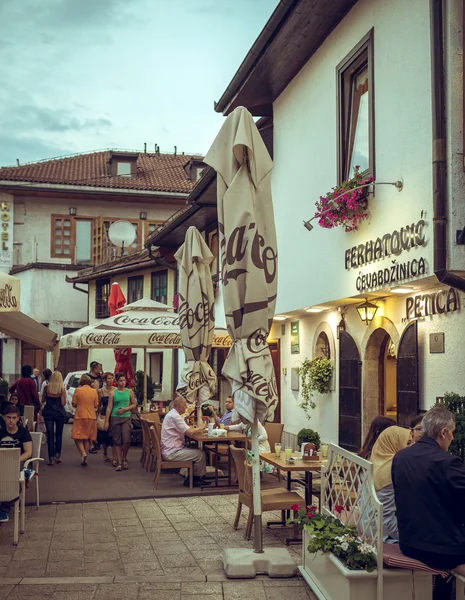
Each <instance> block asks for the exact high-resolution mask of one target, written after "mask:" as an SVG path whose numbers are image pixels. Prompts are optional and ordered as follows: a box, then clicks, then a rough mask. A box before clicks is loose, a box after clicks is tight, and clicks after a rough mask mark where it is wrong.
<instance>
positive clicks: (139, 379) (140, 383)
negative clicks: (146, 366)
mask: <svg viewBox="0 0 465 600" xmlns="http://www.w3.org/2000/svg"><path fill="white" fill-rule="evenodd" d="M134 379H135V380H136V387H135V388H134V395H135V397H136V400H137V404H139V405H141V404H142V403H143V402H144V371H136V372H135V373H134ZM154 395H155V384H154V383H153V379H152V378H151V377H150V375H147V400H148V401H150V400H152V399H153V397H154Z"/></svg>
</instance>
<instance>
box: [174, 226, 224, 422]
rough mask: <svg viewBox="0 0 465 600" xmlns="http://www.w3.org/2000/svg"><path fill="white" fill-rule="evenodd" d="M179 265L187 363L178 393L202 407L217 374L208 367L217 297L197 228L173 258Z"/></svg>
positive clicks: (208, 258) (199, 418)
mask: <svg viewBox="0 0 465 600" xmlns="http://www.w3.org/2000/svg"><path fill="white" fill-rule="evenodd" d="M174 257H175V259H176V260H177V261H178V263H179V309H178V310H179V315H180V317H181V322H182V324H183V326H182V327H181V339H182V346H183V349H184V354H185V356H186V362H185V365H184V368H183V370H182V373H181V379H182V382H183V383H182V384H181V386H178V391H179V392H180V393H181V394H182V395H184V396H185V397H186V399H187V401H188V402H189V403H191V404H192V403H193V402H195V403H196V405H197V421H198V423H199V424H200V423H201V422H202V414H201V412H202V411H201V409H200V406H201V404H202V402H204V401H205V400H208V398H210V396H211V395H212V393H213V392H214V391H215V384H216V375H215V372H214V371H213V369H212V368H211V366H210V365H209V364H208V357H209V356H210V351H211V347H212V343H213V333H214V329H215V294H214V292H213V282H212V276H211V271H210V264H211V262H212V260H213V254H212V253H211V252H210V249H209V248H208V246H207V244H206V243H205V240H204V239H203V237H202V236H201V235H200V233H199V231H198V230H197V229H196V228H195V227H189V229H188V230H187V232H186V237H185V240H184V244H183V245H182V246H181V247H180V248H179V250H178V251H177V252H176V254H175V255H174Z"/></svg>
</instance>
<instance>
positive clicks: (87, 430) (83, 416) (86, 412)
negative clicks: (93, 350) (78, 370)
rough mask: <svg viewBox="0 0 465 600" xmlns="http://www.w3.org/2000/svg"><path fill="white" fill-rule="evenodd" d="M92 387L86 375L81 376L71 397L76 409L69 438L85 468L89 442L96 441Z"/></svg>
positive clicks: (94, 394)
mask: <svg viewBox="0 0 465 600" xmlns="http://www.w3.org/2000/svg"><path fill="white" fill-rule="evenodd" d="M91 386H92V380H91V378H90V377H89V376H88V375H81V378H80V380H79V387H78V388H77V390H76V391H75V392H74V395H73V402H72V404H73V406H74V407H75V408H76V413H75V415H74V422H73V431H72V434H71V437H72V438H73V440H74V443H75V444H76V447H77V449H78V450H79V453H80V455H81V465H82V466H83V467H87V453H88V451H89V448H90V444H91V442H95V440H96V439H97V415H96V412H95V411H96V410H97V407H98V394H97V390H95V389H94V388H93V387H91Z"/></svg>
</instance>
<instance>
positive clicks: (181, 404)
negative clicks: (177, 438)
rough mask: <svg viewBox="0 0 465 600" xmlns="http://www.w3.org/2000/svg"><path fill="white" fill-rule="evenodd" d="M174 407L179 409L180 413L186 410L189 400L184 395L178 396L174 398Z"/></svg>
mask: <svg viewBox="0 0 465 600" xmlns="http://www.w3.org/2000/svg"><path fill="white" fill-rule="evenodd" d="M173 408H174V410H177V411H178V413H179V414H180V415H182V413H184V412H186V408H187V402H186V400H185V399H184V398H183V397H182V396H176V397H175V398H174V400H173Z"/></svg>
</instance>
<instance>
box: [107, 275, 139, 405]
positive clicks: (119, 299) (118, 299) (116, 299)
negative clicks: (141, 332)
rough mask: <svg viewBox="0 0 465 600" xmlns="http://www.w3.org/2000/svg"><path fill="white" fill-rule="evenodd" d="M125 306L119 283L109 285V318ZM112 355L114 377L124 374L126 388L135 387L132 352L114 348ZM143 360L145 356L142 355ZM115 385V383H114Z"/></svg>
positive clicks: (126, 349) (127, 349)
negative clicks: (113, 358) (113, 359)
mask: <svg viewBox="0 0 465 600" xmlns="http://www.w3.org/2000/svg"><path fill="white" fill-rule="evenodd" d="M125 304H126V298H125V296H124V294H123V290H122V289H121V286H120V284H119V283H116V282H115V283H113V284H112V285H111V291H110V296H109V298H108V308H109V309H110V317H114V316H116V315H118V314H119V313H120V312H121V309H122V308H123V307H124V305H125ZM113 354H114V356H115V362H116V365H115V375H116V374H117V373H124V375H125V377H126V385H127V386H128V388H133V387H135V385H136V381H135V379H134V370H133V368H132V364H131V356H132V350H131V348H115V349H114V350H113ZM144 358H145V354H144ZM145 367H146V360H144V376H145V377H147V374H146V373H145ZM115 383H116V382H115ZM146 392H147V385H146V383H145V382H144V402H147V393H146Z"/></svg>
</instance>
